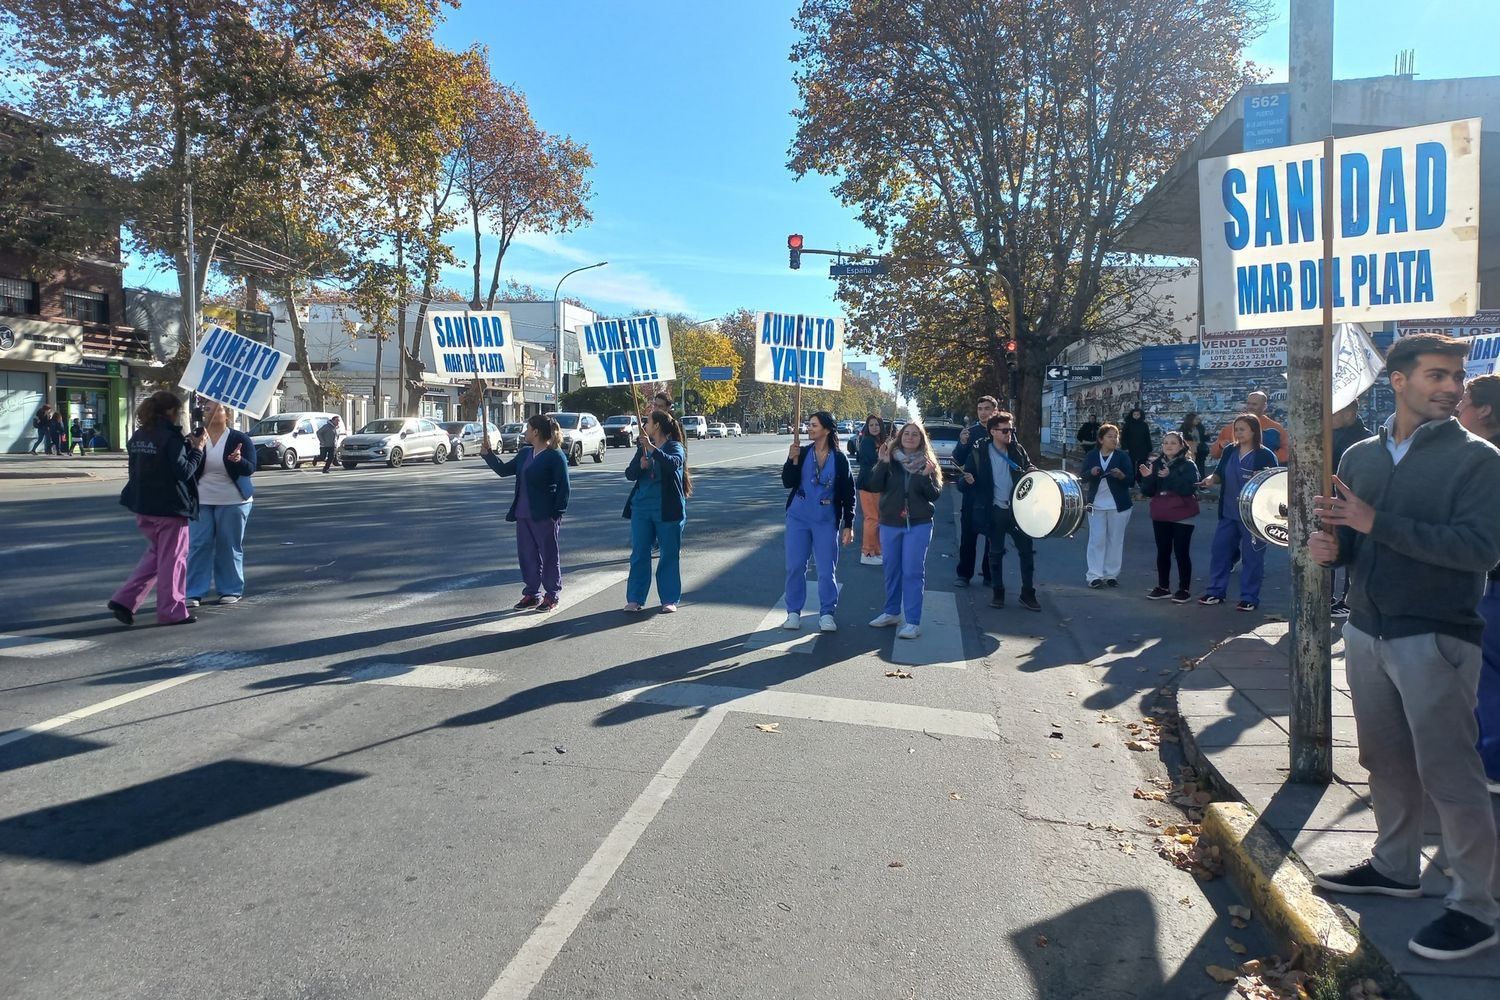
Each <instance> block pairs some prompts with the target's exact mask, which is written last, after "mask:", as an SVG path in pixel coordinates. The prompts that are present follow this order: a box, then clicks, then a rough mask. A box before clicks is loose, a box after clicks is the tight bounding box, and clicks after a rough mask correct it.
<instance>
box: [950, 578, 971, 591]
mask: <svg viewBox="0 0 1500 1000" xmlns="http://www.w3.org/2000/svg"><path fill="white" fill-rule="evenodd" d="M968 585H969V581H968V580H967V579H965V578H964V577H959V578H958V579H957V580H954V581H953V586H955V587H958V588H959V589H960V590H962V589H963V588H964V587H967V586H968Z"/></svg>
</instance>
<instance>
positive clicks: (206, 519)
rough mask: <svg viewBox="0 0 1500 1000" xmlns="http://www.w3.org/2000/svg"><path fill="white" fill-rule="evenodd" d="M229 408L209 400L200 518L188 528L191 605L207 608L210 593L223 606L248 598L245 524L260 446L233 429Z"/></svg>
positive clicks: (205, 410) (205, 407)
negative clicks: (214, 594) (257, 448)
mask: <svg viewBox="0 0 1500 1000" xmlns="http://www.w3.org/2000/svg"><path fill="white" fill-rule="evenodd" d="M231 416H232V414H231V413H230V410H229V408H228V407H226V406H222V405H221V404H219V403H215V402H213V401H212V400H205V401H204V403H203V428H204V431H205V432H206V439H205V441H204V445H203V447H204V450H205V452H206V455H205V458H204V460H203V465H202V466H201V467H200V468H199V471H198V502H199V509H198V519H197V520H196V521H192V522H190V523H189V525H188V568H187V593H188V598H187V604H188V607H190V608H196V607H198V606H199V605H201V604H202V603H203V601H204V598H206V597H207V596H208V592H209V590H210V589H217V590H218V594H219V603H220V604H233V603H235V602H236V601H238V600H239V599H240V598H241V597H242V596H243V595H244V593H245V551H244V541H245V522H246V521H248V520H249V519H250V503H251V499H250V498H251V497H252V496H253V495H254V493H255V488H254V486H252V485H251V483H250V477H251V475H252V474H254V472H255V445H254V443H253V442H251V440H250V436H249V435H248V434H246V433H244V432H243V431H237V430H235V429H234V428H232V427H230V426H229V423H230V419H231Z"/></svg>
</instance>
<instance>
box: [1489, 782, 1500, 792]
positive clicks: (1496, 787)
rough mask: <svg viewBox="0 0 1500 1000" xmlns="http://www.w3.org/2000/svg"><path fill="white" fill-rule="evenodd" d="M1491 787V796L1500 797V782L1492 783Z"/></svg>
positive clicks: (1490, 783)
mask: <svg viewBox="0 0 1500 1000" xmlns="http://www.w3.org/2000/svg"><path fill="white" fill-rule="evenodd" d="M1489 786H1490V794H1491V795H1500V781H1491V782H1489Z"/></svg>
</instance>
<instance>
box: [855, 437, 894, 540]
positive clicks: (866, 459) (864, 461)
mask: <svg viewBox="0 0 1500 1000" xmlns="http://www.w3.org/2000/svg"><path fill="white" fill-rule="evenodd" d="M889 437H890V432H889V431H888V430H887V429H886V426H885V421H884V420H882V419H881V418H880V417H879V416H878V415H876V414H874V413H872V414H870V415H869V416H868V417H866V418H865V432H864V433H863V434H861V435H860V436H859V478H858V479H857V480H856V481H855V483H854V485H855V487H856V489H858V491H859V512H860V517H861V519H862V521H863V523H862V524H861V527H860V532H861V538H860V555H859V561H860V563H861V564H863V565H865V566H879V565H880V564H881V557H880V494H879V493H877V492H875V491H874V490H872V489H870V473H871V472H872V471H874V469H875V463H876V462H879V461H880V446H881V445H883V444H885V442H886V439H887V438H889Z"/></svg>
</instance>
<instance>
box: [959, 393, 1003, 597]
mask: <svg viewBox="0 0 1500 1000" xmlns="http://www.w3.org/2000/svg"><path fill="white" fill-rule="evenodd" d="M974 408H975V410H976V411H977V412H978V414H979V422H978V423H976V424H973V425H972V426H969V427H965V428H964V429H963V430H961V431H959V432H958V444H956V445H954V446H953V456H952V459H953V464H954V465H955V466H957V467H958V468H960V469H962V468H963V467H964V465H965V464H966V463H967V462H968V461H969V455H970V453H971V452H973V451H974V450H975V449H978V450H981V451H982V450H984V448H986V447H987V446H988V445H989V440H990V431H989V426H990V420H992V419H993V418H994V416H995V414H996V413H999V412H1000V404H999V403H997V402H996V401H995V397H994V396H980V397H979V402H978V403H976V404H975V407H974ZM989 513H990V505H989V494H987V493H984V492H982V491H981V490H971V491H969V492H966V493H964V495H963V497H962V500H961V502H960V504H959V516H958V529H959V530H958V577H957V579H955V580H954V581H953V585H954V586H955V587H967V586H968V585H969V581H971V580H972V579H973V578H974V552H975V550H976V549H977V548H978V547H979V544H980V541H981V539H982V540H983V542H984V555H983V557H981V559H980V561H979V570H980V575H982V576H983V577H984V585H985V586H986V587H990V586H993V583H992V573H991V570H990V532H989V520H990V518H989Z"/></svg>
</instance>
